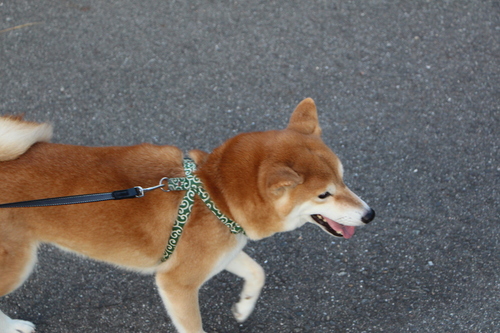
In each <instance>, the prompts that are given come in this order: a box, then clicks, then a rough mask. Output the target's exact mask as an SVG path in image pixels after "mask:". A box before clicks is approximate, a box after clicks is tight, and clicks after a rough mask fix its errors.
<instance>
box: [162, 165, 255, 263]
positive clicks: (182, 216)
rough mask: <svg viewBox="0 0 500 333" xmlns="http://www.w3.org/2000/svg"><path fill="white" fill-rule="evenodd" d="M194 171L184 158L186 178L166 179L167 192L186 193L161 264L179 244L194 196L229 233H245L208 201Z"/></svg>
mask: <svg viewBox="0 0 500 333" xmlns="http://www.w3.org/2000/svg"><path fill="white" fill-rule="evenodd" d="M195 170H196V164H195V163H194V161H193V160H192V159H190V158H185V159H184V172H185V173H186V176H185V177H181V178H169V179H168V190H169V191H186V195H185V196H184V198H183V199H182V202H181V204H180V206H179V210H178V212H177V219H176V220H175V223H174V226H173V228H172V233H171V234H170V238H169V240H168V243H167V247H166V248H165V252H164V253H163V256H162V258H161V262H164V261H166V260H167V259H168V258H169V257H170V256H171V255H172V253H173V252H174V250H175V247H176V246H177V243H178V242H179V238H180V237H181V234H182V230H183V229H184V225H185V224H186V222H187V220H188V218H189V215H190V214H191V210H192V209H193V204H194V196H195V195H196V194H198V196H199V197H200V198H201V200H203V202H204V203H205V205H207V207H208V208H209V209H210V210H211V211H212V213H214V214H215V216H217V218H218V219H219V220H220V221H221V222H222V223H224V224H225V225H226V226H227V227H228V228H229V230H230V231H231V233H233V234H245V231H244V230H243V228H242V227H241V226H240V225H239V224H238V223H236V222H235V221H233V220H231V219H230V218H228V217H227V216H226V215H224V214H223V213H222V212H221V211H220V210H219V209H218V208H217V207H216V206H215V204H214V202H213V201H212V200H211V199H210V196H209V195H208V192H207V191H206V190H205V189H204V188H203V184H202V182H201V180H200V179H199V178H198V177H196V175H195V174H194V171H195Z"/></svg>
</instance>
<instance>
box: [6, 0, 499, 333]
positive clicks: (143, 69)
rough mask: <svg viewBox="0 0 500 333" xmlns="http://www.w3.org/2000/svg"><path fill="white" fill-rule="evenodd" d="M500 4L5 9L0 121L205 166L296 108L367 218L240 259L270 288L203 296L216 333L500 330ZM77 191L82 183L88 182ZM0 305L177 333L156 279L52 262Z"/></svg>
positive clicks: (94, 3)
mask: <svg viewBox="0 0 500 333" xmlns="http://www.w3.org/2000/svg"><path fill="white" fill-rule="evenodd" d="M499 56H500V2H499V1H498V0H493V1H488V0H455V1H437V0H435V1H431V0H427V1H425V0H413V1H408V0H401V1H388V0H353V1H347V0H346V1H339V0H332V1H329V0H311V1H298V0H290V1H288V0H287V1H285V0H281V1H274V0H267V1H262V0H258V1H235V0H231V1H219V0H205V1H201V0H185V1H180V0H142V1H132V0H120V1H117V0H107V1H103V0H51V1H49V0H36V1H35V0H15V1H14V0H0V112H1V113H3V114H7V113H8V114H12V113H25V114H26V117H27V118H28V119H30V120H39V121H51V122H52V123H54V125H55V128H56V131H55V138H54V141H55V142H64V143H71V144H82V145H94V146H96V145H129V144H136V143H140V142H152V143H157V144H172V145H176V146H179V147H181V148H182V149H184V150H188V149H190V148H199V149H204V150H207V151H209V150H212V149H213V148H215V147H216V146H218V145H219V144H221V143H222V142H223V141H224V140H225V139H227V138H229V137H231V136H233V135H234V134H236V133H239V132H248V131H255V130H267V129H275V128H282V127H284V126H285V125H286V123H287V121H288V117H289V115H290V113H291V111H292V110H293V108H294V106H295V105H296V104H297V103H298V102H299V101H300V100H301V99H302V98H304V97H313V98H314V99H315V101H316V103H317V105H318V109H319V112H320V121H321V124H322V127H323V131H324V140H325V142H326V143H327V144H329V145H330V146H331V147H332V148H333V149H334V151H336V152H337V154H338V155H339V156H340V157H341V158H342V160H343V162H344V166H345V168H346V182H347V183H348V184H349V185H350V186H351V188H352V189H353V190H354V191H356V192H357V193H358V194H360V195H361V196H362V197H363V198H364V199H365V200H366V201H367V202H369V203H370V205H371V206H372V207H374V208H375V210H376V211H377V218H376V220H375V221H374V222H373V223H372V224H370V225H369V226H367V227H365V228H362V229H359V230H358V232H357V234H356V235H355V236H354V237H353V238H352V239H350V240H349V241H345V240H339V239H334V238H331V237H329V236H328V235H326V234H325V233H323V232H322V231H321V230H320V229H319V228H316V227H315V226H313V225H309V226H305V227H303V228H301V229H300V230H296V231H293V232H290V233H285V234H280V235H276V236H274V237H272V238H269V239H265V240H263V241H260V242H255V243H251V244H249V246H248V247H247V252H248V253H249V254H250V255H251V256H252V257H254V258H255V259H256V260H257V261H258V262H260V263H261V264H262V265H263V267H264V268H265V270H266V272H267V284H266V287H265V288H264V290H263V294H262V296H261V299H260V301H259V302H258V304H257V307H256V310H255V312H254V314H253V315H252V316H251V317H250V318H249V319H248V321H247V322H245V323H244V324H241V325H240V324H237V323H236V322H235V320H234V319H233V318H232V316H231V313H230V307H231V304H232V303H233V302H234V301H235V300H236V299H237V297H238V293H239V289H240V285H241V281H240V280H238V279H237V278H235V277H234V276H232V275H231V274H229V273H222V274H220V275H218V276H216V277H215V278H213V279H212V280H211V281H210V282H209V283H207V284H206V285H205V286H204V287H203V288H202V290H201V308H202V315H203V318H204V328H205V330H206V331H207V332H210V333H211V332H226V333H228V332H231V333H232V332H252V333H253V332H315V333H316V332H353V333H358V332H470V333H474V332H476V333H477V332H498V331H500V295H499V293H500V284H499V283H500V280H499V274H500V272H499V268H498V262H499V259H500V255H499V253H500V244H499V239H500V223H499V222H500V220H499V206H500V198H499V197H500V196H499V189H500V186H499V179H500V161H499V144H500V138H499V136H500V135H499V134H500V103H499V102H500V90H499V87H500V77H499V74H500V59H499ZM82 181H84V180H82ZM39 262H40V265H38V266H37V268H36V270H35V272H34V274H33V275H32V276H31V277H30V278H29V280H28V281H27V283H26V284H25V285H24V286H23V287H22V288H21V289H19V290H18V291H16V292H15V293H13V294H11V295H9V296H7V297H4V298H2V300H1V301H0V306H1V307H2V309H3V310H4V311H5V312H6V313H8V314H9V315H11V316H12V317H15V318H23V319H26V320H30V321H33V322H34V323H36V324H37V326H38V332H40V333H44V332H51V333H57V332H61V333H62V332H74V333H78V332H86V333H88V332H173V331H174V329H173V326H172V324H171V322H170V320H169V319H168V317H167V315H166V313H165V311H164V309H163V306H162V304H161V300H160V298H159V296H157V293H156V290H155V287H154V283H153V278H152V277H150V276H142V275H138V274H136V273H130V272H126V271H122V270H118V269H115V268H113V267H111V266H108V265H105V264H101V263H97V262H93V261H90V260H87V259H84V258H81V257H77V256H74V255H72V254H67V253H64V252H62V251H60V250H58V249H57V248H54V247H52V246H46V245H44V246H42V247H41V251H40V256H39Z"/></svg>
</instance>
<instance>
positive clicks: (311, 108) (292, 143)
mask: <svg viewBox="0 0 500 333" xmlns="http://www.w3.org/2000/svg"><path fill="white" fill-rule="evenodd" d="M320 135H321V128H320V127H319V124H318V117H317V112H316V106H315V104H314V101H313V100H312V99H310V98H308V99H305V100H303V101H302V102H301V103H300V104H299V105H298V106H297V108H296V109H295V111H294V112H293V114H292V116H291V118H290V122H289V124H288V127H287V128H286V129H284V130H281V131H268V132H254V133H246V134H240V135H238V136H236V137H234V138H232V139H230V140H228V141H226V142H225V143H224V144H223V145H222V146H221V147H219V148H217V149H216V150H215V151H214V152H213V153H212V154H210V156H209V157H208V158H207V161H206V163H203V166H202V167H201V168H200V173H199V175H200V177H202V179H203V181H204V182H205V183H206V184H205V185H206V186H207V189H208V190H209V192H210V193H211V195H212V196H213V197H214V200H215V201H216V202H217V203H218V204H219V203H221V204H222V206H221V207H220V208H221V209H222V210H224V211H226V212H228V213H229V215H231V216H232V217H233V218H234V219H235V220H236V221H237V222H238V223H239V224H240V225H241V226H242V227H243V228H244V229H245V232H246V233H247V235H248V236H249V237H250V238H252V239H260V238H263V237H267V236H270V235H272V234H273V233H276V232H281V231H288V230H293V229H295V228H298V227H300V226H302V225H303V224H304V223H306V222H311V223H314V224H316V225H318V226H320V227H321V228H322V229H323V230H325V231H326V232H328V233H329V234H332V235H334V236H338V237H344V238H350V237H352V235H353V234H354V231H355V227H357V226H361V225H364V224H366V223H369V222H371V221H372V220H373V218H374V217H375V212H374V211H373V209H371V208H370V207H369V206H368V205H367V204H366V203H365V202H364V201H363V200H361V199H360V198H359V197H358V196H357V195H356V194H354V193H353V192H352V191H351V190H349V188H348V187H347V186H346V185H345V184H344V182H343V180H342V176H343V168H342V164H341V163H340V160H339V159H338V157H337V156H336V155H335V154H334V153H333V152H332V151H331V150H330V149H329V148H328V147H327V146H326V145H325V144H324V143H323V141H322V140H321V137H320Z"/></svg>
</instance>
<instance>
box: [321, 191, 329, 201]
mask: <svg viewBox="0 0 500 333" xmlns="http://www.w3.org/2000/svg"><path fill="white" fill-rule="evenodd" d="M330 195H332V194H331V193H330V192H328V191H327V192H325V193H321V194H320V195H318V198H320V199H326V198H328V197H329V196H330Z"/></svg>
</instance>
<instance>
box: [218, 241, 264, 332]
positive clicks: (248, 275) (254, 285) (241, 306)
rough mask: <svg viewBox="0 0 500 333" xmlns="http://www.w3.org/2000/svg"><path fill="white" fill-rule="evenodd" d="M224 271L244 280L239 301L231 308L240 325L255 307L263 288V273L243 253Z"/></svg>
mask: <svg viewBox="0 0 500 333" xmlns="http://www.w3.org/2000/svg"><path fill="white" fill-rule="evenodd" d="M226 270H227V271H229V272H231V273H233V274H236V275H237V276H239V277H241V278H243V279H244V280H245V282H244V285H243V290H242V292H241V295H240V300H239V302H238V303H236V304H235V305H234V306H233V315H234V317H235V318H236V320H237V321H238V322H240V323H241V322H243V321H245V320H246V319H247V318H248V316H250V314H251V313H252V311H253V309H254V307H255V303H256V302H257V299H258V298H259V295H260V291H261V290H262V287H263V286H264V282H265V273H264V270H263V269H262V267H261V266H260V265H259V264H258V263H257V262H255V260H253V259H252V258H250V257H249V256H248V255H247V254H246V253H245V252H243V251H241V252H240V253H239V254H238V255H237V256H236V258H234V259H233V261H231V262H230V263H229V265H227V267H226Z"/></svg>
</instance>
